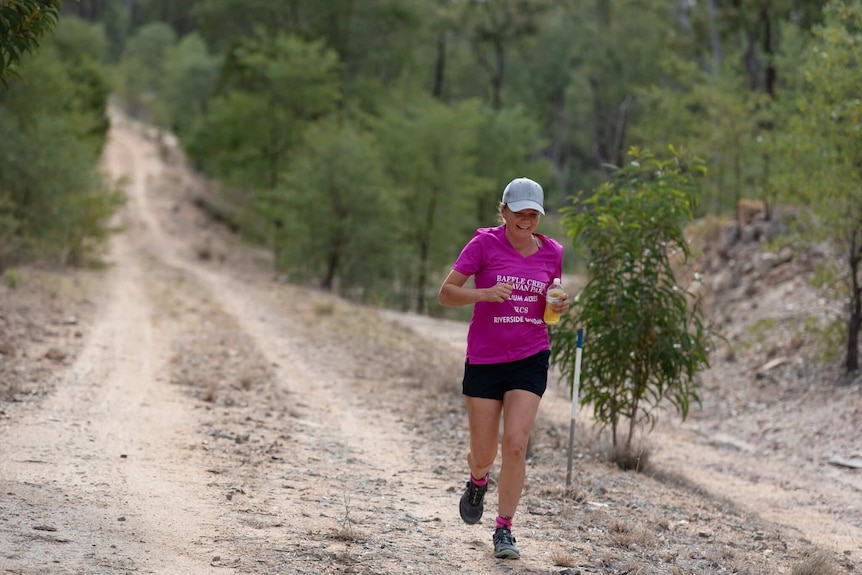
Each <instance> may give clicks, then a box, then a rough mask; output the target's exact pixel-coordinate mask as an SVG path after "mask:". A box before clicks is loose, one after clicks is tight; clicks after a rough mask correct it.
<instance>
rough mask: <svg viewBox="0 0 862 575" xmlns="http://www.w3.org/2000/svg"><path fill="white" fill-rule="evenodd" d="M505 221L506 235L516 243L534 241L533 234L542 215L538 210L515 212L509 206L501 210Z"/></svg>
mask: <svg viewBox="0 0 862 575" xmlns="http://www.w3.org/2000/svg"><path fill="white" fill-rule="evenodd" d="M501 215H502V216H503V221H504V222H505V224H506V235H507V236H508V237H509V239H510V241H513V242H515V243H518V242H523V241H526V240H530V239H532V236H533V232H534V231H535V230H536V227H537V226H538V225H539V219H540V218H541V217H542V214H540V213H539V212H538V210H521V211H520V212H513V211H512V210H510V209H509V206H503V208H502V209H501Z"/></svg>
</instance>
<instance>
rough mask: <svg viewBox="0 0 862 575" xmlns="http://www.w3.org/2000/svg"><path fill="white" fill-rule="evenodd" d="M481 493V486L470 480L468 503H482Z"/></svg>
mask: <svg viewBox="0 0 862 575" xmlns="http://www.w3.org/2000/svg"><path fill="white" fill-rule="evenodd" d="M482 495H483V494H482V488H481V487H479V486H478V485H476V484H475V483H473V482H472V481H471V482H470V494H469V499H470V505H474V506H475V505H479V504H480V503H482Z"/></svg>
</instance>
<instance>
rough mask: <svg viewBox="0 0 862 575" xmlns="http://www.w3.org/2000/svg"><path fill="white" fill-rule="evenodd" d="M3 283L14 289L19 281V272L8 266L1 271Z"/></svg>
mask: <svg viewBox="0 0 862 575" xmlns="http://www.w3.org/2000/svg"><path fill="white" fill-rule="evenodd" d="M3 283H4V284H6V287H8V288H9V289H15V288H17V287H18V284H20V283H21V272H19V271H18V270H17V269H15V268H9V269H7V270H6V271H5V272H3Z"/></svg>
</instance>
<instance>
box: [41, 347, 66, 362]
mask: <svg viewBox="0 0 862 575" xmlns="http://www.w3.org/2000/svg"><path fill="white" fill-rule="evenodd" d="M68 356H69V352H67V351H66V350H65V349H60V348H58V347H52V348H51V349H49V350H48V351H46V352H45V357H46V358H48V359H50V360H53V361H63V360H64V359H66V358H67V357H68Z"/></svg>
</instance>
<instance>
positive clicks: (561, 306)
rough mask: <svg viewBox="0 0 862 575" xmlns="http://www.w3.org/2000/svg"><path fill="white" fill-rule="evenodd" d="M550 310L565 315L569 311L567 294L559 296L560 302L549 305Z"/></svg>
mask: <svg viewBox="0 0 862 575" xmlns="http://www.w3.org/2000/svg"><path fill="white" fill-rule="evenodd" d="M551 309H552V310H553V311H554V313H558V314H561V315H562V314H565V313H568V311H569V294H567V293H564V294H563V295H561V296H560V301H557V302H554V303H552V304H551Z"/></svg>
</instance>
